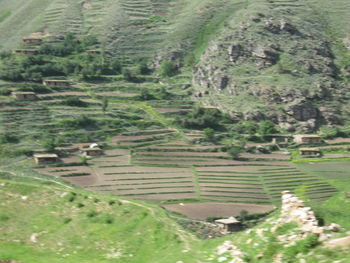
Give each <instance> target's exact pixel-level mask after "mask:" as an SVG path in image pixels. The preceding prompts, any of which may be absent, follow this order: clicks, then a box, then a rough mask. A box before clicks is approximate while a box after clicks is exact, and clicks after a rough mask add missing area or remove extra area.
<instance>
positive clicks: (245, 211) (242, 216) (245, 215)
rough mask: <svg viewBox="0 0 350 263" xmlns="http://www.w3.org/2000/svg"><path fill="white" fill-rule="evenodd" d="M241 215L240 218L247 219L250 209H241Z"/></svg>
mask: <svg viewBox="0 0 350 263" xmlns="http://www.w3.org/2000/svg"><path fill="white" fill-rule="evenodd" d="M239 216H240V218H241V221H245V219H246V218H247V216H248V211H247V210H244V209H243V210H241V211H240V212H239Z"/></svg>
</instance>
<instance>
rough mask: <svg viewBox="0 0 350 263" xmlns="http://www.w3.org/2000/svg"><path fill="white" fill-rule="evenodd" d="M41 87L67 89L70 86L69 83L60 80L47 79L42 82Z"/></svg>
mask: <svg viewBox="0 0 350 263" xmlns="http://www.w3.org/2000/svg"><path fill="white" fill-rule="evenodd" d="M43 85H45V86H50V87H68V86H70V81H68V80H62V79H47V80H43Z"/></svg>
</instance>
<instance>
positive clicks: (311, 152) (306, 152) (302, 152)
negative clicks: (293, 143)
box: [299, 148, 321, 156]
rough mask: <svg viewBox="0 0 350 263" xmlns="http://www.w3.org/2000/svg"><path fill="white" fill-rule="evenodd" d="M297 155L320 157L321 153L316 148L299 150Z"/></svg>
mask: <svg viewBox="0 0 350 263" xmlns="http://www.w3.org/2000/svg"><path fill="white" fill-rule="evenodd" d="M299 153H300V155H307V156H321V151H320V149H318V148H300V149H299Z"/></svg>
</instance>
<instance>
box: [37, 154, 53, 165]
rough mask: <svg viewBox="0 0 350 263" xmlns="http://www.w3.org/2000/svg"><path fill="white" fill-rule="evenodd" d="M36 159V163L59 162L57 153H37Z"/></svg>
mask: <svg viewBox="0 0 350 263" xmlns="http://www.w3.org/2000/svg"><path fill="white" fill-rule="evenodd" d="M34 160H35V163H36V164H50V163H56V162H58V156H57V154H55V153H40V154H39V153H37V154H34Z"/></svg>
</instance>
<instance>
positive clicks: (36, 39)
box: [22, 37, 42, 44]
mask: <svg viewBox="0 0 350 263" xmlns="http://www.w3.org/2000/svg"><path fill="white" fill-rule="evenodd" d="M22 41H23V43H25V44H35V43H41V42H42V39H41V38H39V37H24V38H23V39H22Z"/></svg>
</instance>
